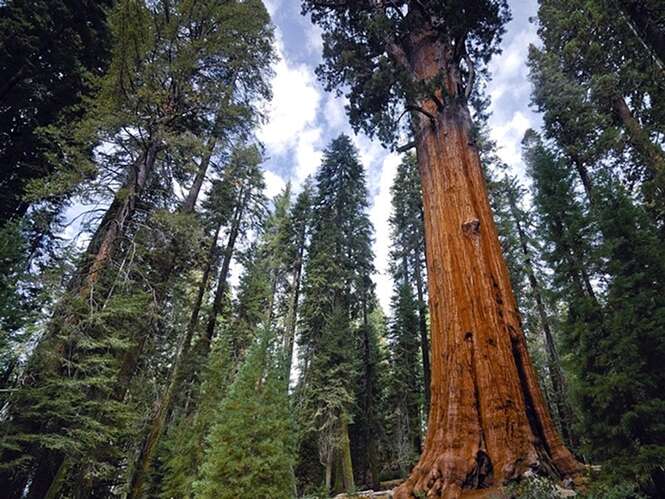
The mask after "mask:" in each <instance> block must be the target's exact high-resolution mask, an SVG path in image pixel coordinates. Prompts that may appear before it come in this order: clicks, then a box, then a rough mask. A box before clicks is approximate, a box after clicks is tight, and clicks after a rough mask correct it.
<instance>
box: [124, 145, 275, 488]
mask: <svg viewBox="0 0 665 499" xmlns="http://www.w3.org/2000/svg"><path fill="white" fill-rule="evenodd" d="M260 161H261V156H260V153H259V151H258V148H257V147H256V146H238V147H236V148H235V149H234V150H233V152H232V154H231V157H230V159H229V164H228V165H227V167H226V169H225V171H224V176H223V179H222V180H221V181H218V182H215V183H214V184H213V187H212V189H211V193H210V197H209V198H208V200H207V201H206V203H205V205H206V209H207V211H208V219H209V220H208V223H209V225H210V226H211V227H213V229H212V230H213V235H212V237H211V240H210V245H211V246H210V248H209V251H208V255H207V257H206V258H205V260H204V269H203V273H202V276H201V280H200V282H199V283H198V286H197V288H198V289H197V293H196V297H195V300H194V303H193V304H192V308H191V311H190V314H189V315H190V318H189V321H188V322H187V325H186V326H185V330H184V335H183V337H182V338H181V340H180V347H179V348H178V350H177V352H176V353H175V360H174V362H175V364H174V367H173V369H172V371H171V372H170V374H169V379H168V382H167V383H166V385H165V386H164V392H163V394H162V395H161V397H160V399H159V400H158V401H157V410H156V411H155V413H154V414H153V415H152V417H151V421H150V425H149V428H148V431H147V433H146V435H145V437H144V441H143V443H142V445H141V448H140V451H139V456H138V458H137V460H136V464H135V468H134V470H133V472H132V477H131V490H132V492H131V494H132V497H140V495H141V493H142V490H143V483H144V481H145V479H146V475H147V474H149V471H150V467H151V465H152V460H153V457H154V454H155V452H156V450H157V447H158V445H159V440H160V438H161V436H162V434H163V432H164V430H165V427H164V426H165V423H166V421H167V420H168V419H169V417H170V416H171V413H172V411H173V409H174V406H175V404H176V402H177V400H176V398H177V396H178V394H179V392H180V391H181V390H182V388H183V387H188V388H187V390H188V393H191V392H192V391H194V392H195V391H196V383H197V380H198V374H199V373H200V369H197V366H202V365H205V364H206V359H207V355H208V351H209V348H210V345H211V341H212V340H213V338H214V333H215V328H216V323H217V317H218V315H219V314H220V313H221V312H222V308H223V307H224V305H225V303H226V298H227V297H226V291H227V281H228V275H229V271H230V268H231V262H232V260H233V258H234V257H235V255H236V245H237V243H238V241H239V240H242V239H244V238H245V237H246V233H247V231H249V230H251V229H252V228H255V227H256V226H257V224H258V223H260V221H261V218H262V217H263V211H264V197H263V193H262V191H263V187H264V183H263V176H262V173H261V170H260V166H259V163H260ZM224 227H226V229H227V230H226V232H227V233H226V234H225V236H226V243H225V245H224V248H223V249H222V250H221V251H219V250H218V247H217V246H218V238H219V236H220V233H221V231H222V228H224ZM219 257H221V258H219ZM218 259H220V260H221V265H220V269H219V275H218V277H217V285H216V286H215V287H214V294H213V303H212V308H211V310H210V314H209V317H208V321H207V323H206V330H205V333H203V334H201V336H200V337H198V338H195V333H196V332H197V327H198V323H199V315H200V312H201V309H202V307H203V305H204V297H205V293H206V289H207V288H208V286H209V284H210V280H211V278H212V277H213V270H214V269H215V267H216V266H217V260H218ZM211 322H214V323H213V326H212V327H213V330H212V332H211V331H210V324H211ZM230 355H231V354H230ZM188 396H189V395H188ZM181 397H182V394H181ZM186 398H187V397H185V399H186ZM181 400H182V398H181Z"/></svg>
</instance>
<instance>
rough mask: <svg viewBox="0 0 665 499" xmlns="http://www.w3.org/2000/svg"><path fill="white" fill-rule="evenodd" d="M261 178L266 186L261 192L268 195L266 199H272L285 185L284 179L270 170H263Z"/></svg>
mask: <svg viewBox="0 0 665 499" xmlns="http://www.w3.org/2000/svg"><path fill="white" fill-rule="evenodd" d="M263 179H264V180H265V183H266V188H265V190H264V191H263V193H264V194H265V195H266V196H267V197H268V199H272V198H274V197H275V196H277V194H279V193H280V192H282V191H283V190H284V187H285V186H286V182H285V181H284V179H283V178H282V177H280V176H279V175H277V174H276V173H275V172H272V171H270V170H264V172H263Z"/></svg>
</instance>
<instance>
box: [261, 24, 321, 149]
mask: <svg viewBox="0 0 665 499" xmlns="http://www.w3.org/2000/svg"><path fill="white" fill-rule="evenodd" d="M277 46H278V53H279V55H280V60H279V61H278V62H277V63H276V64H275V67H274V71H275V76H274V78H273V81H272V87H273V99H272V102H271V103H270V105H269V106H268V108H269V109H268V115H269V120H268V121H267V123H266V124H265V125H264V126H262V127H261V129H260V130H259V132H258V134H257V135H258V137H259V140H261V142H263V143H264V144H265V145H266V147H267V148H268V150H269V151H270V152H273V153H275V154H283V153H285V152H287V150H288V149H290V148H292V147H294V146H295V145H296V144H297V143H298V139H299V136H300V135H301V134H302V133H303V131H304V130H306V129H307V128H308V127H310V126H312V125H313V124H314V121H315V119H316V114H317V110H318V108H319V103H320V101H321V93H320V91H319V89H318V87H317V85H316V77H315V75H314V73H313V71H312V69H311V68H309V67H308V66H306V65H304V64H298V65H294V64H291V63H290V62H289V61H288V60H287V59H286V58H285V56H284V51H283V50H282V49H281V41H280V40H279V37H278V41H277Z"/></svg>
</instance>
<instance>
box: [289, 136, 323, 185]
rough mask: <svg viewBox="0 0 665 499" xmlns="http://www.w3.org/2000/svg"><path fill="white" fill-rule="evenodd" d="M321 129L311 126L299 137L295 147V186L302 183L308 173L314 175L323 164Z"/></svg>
mask: <svg viewBox="0 0 665 499" xmlns="http://www.w3.org/2000/svg"><path fill="white" fill-rule="evenodd" d="M320 145H321V129H320V128H310V129H308V130H305V131H303V132H302V133H301V134H300V136H299V137H298V143H297V145H296V147H295V162H296V164H295V172H294V178H293V182H294V187H295V188H296V189H297V188H298V187H300V185H302V183H303V182H304V180H305V178H307V176H308V175H312V174H313V173H314V172H315V171H316V169H317V168H318V167H319V165H320V164H321V158H322V157H323V151H322V150H321V147H320Z"/></svg>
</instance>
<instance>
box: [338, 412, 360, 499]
mask: <svg viewBox="0 0 665 499" xmlns="http://www.w3.org/2000/svg"><path fill="white" fill-rule="evenodd" d="M339 431H340V435H339V438H340V448H339V465H340V472H341V475H340V476H341V479H342V488H343V491H344V492H352V491H353V490H354V489H355V488H356V487H355V484H354V481H353V463H352V461H351V441H350V439H349V426H348V423H347V421H346V417H344V416H343V417H342V418H340V423H339Z"/></svg>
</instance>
